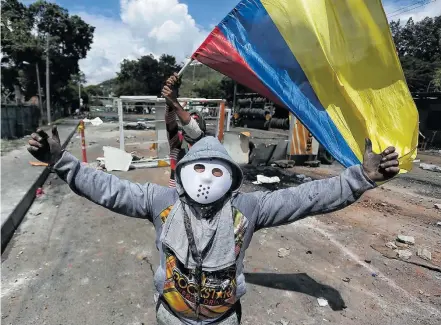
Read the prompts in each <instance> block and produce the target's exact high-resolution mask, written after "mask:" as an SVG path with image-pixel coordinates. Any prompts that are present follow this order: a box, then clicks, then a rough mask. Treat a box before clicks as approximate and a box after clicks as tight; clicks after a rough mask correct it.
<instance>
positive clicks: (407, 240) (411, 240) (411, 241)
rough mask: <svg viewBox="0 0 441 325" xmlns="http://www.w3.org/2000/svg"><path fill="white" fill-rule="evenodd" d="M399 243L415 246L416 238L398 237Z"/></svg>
mask: <svg viewBox="0 0 441 325" xmlns="http://www.w3.org/2000/svg"><path fill="white" fill-rule="evenodd" d="M397 241H398V242H400V243H405V244H409V245H414V244H415V238H413V237H412V236H405V235H398V236H397Z"/></svg>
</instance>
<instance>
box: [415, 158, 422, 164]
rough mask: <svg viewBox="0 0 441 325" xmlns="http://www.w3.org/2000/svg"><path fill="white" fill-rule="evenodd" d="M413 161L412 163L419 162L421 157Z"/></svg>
mask: <svg viewBox="0 0 441 325" xmlns="http://www.w3.org/2000/svg"><path fill="white" fill-rule="evenodd" d="M413 162H414V164H416V163H419V162H421V159H415V160H414V161H413Z"/></svg>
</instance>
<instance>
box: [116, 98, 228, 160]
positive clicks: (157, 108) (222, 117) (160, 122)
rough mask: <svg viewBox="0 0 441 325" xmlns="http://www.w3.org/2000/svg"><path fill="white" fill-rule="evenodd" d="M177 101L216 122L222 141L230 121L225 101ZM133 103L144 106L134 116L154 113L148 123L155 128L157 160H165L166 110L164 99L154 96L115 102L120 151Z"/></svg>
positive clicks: (166, 146) (123, 147) (166, 141)
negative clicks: (125, 125)
mask: <svg viewBox="0 0 441 325" xmlns="http://www.w3.org/2000/svg"><path fill="white" fill-rule="evenodd" d="M178 101H179V102H180V103H181V104H182V105H183V106H184V108H185V109H186V110H190V111H199V112H201V113H202V114H203V116H204V118H205V119H208V120H216V121H217V126H216V136H217V137H218V138H219V139H220V140H222V138H223V132H224V130H225V129H226V130H227V131H228V130H229V123H230V119H231V109H225V100H223V99H206V98H178ZM133 103H144V104H145V111H144V110H143V111H142V112H138V111H136V116H138V115H144V114H145V113H146V111H150V112H153V111H154V114H155V118H154V119H149V120H148V122H150V123H153V124H154V126H155V140H154V141H153V143H155V144H156V150H157V158H158V159H167V158H168V157H169V154H170V148H169V145H168V139H167V130H166V124H165V120H164V116H165V108H166V106H165V99H164V98H159V97H156V96H121V97H120V98H118V99H116V100H115V104H116V106H117V109H118V120H119V145H120V149H121V150H125V143H124V116H125V115H128V114H130V113H133V112H134V111H133V107H134V106H136V105H133ZM138 106H139V104H138ZM207 107H208V110H207V109H206V110H205V111H204V108H207ZM221 112H222V113H221ZM139 113H140V114H139ZM220 122H221V123H220Z"/></svg>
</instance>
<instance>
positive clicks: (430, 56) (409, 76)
mask: <svg viewBox="0 0 441 325" xmlns="http://www.w3.org/2000/svg"><path fill="white" fill-rule="evenodd" d="M390 28H391V32H392V36H393V39H394V42H395V46H396V48H397V52H398V56H399V58H400V61H401V65H402V67H403V70H404V74H405V76H406V81H407V84H408V86H409V89H410V90H411V91H427V89H428V88H430V87H429V86H430V84H433V83H434V82H433V80H434V79H435V78H436V75H435V74H436V71H437V69H440V68H441V16H438V17H434V18H429V17H426V18H425V19H423V20H421V21H419V22H414V21H413V20H412V18H410V19H409V20H408V21H407V23H406V24H404V25H402V24H401V22H400V21H392V22H391V23H390ZM435 82H436V81H435Z"/></svg>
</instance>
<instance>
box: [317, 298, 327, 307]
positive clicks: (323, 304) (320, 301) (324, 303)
mask: <svg viewBox="0 0 441 325" xmlns="http://www.w3.org/2000/svg"><path fill="white" fill-rule="evenodd" d="M317 303H318V305H319V306H320V307H326V306H328V305H329V303H328V300H326V299H325V298H317Z"/></svg>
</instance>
